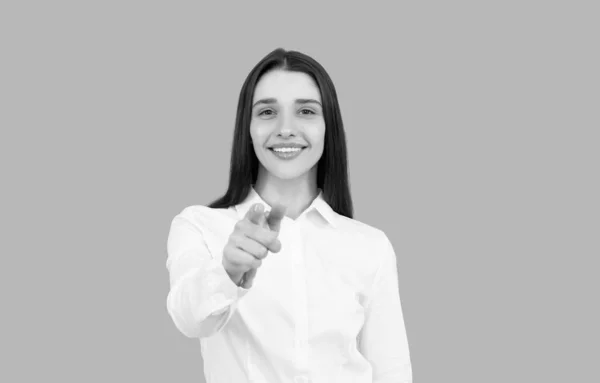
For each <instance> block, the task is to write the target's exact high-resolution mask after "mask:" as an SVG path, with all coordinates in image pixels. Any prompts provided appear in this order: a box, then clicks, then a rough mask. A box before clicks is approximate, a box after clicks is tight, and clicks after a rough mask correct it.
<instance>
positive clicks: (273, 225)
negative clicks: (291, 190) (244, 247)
mask: <svg viewBox="0 0 600 383" xmlns="http://www.w3.org/2000/svg"><path fill="white" fill-rule="evenodd" d="M285 211H286V207H285V206H283V205H280V204H277V205H274V206H273V208H272V209H271V211H270V212H269V217H268V218H267V224H268V225H269V228H270V229H271V230H273V231H277V232H279V228H280V227H281V221H282V220H283V217H285Z"/></svg>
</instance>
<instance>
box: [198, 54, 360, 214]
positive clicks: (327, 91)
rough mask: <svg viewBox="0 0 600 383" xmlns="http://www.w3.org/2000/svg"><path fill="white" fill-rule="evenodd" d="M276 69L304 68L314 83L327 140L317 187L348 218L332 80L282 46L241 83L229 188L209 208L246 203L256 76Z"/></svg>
mask: <svg viewBox="0 0 600 383" xmlns="http://www.w3.org/2000/svg"><path fill="white" fill-rule="evenodd" d="M274 69H282V70H287V71H295V72H303V73H306V74H308V75H309V76H311V77H312V78H313V79H314V81H315V82H316V83H317V86H318V87H319V90H320V92H321V100H322V101H323V116H324V119H325V144H324V148H323V155H322V156H321V158H320V159H319V163H318V165H317V187H318V188H320V189H322V190H323V199H324V200H325V201H326V202H327V203H328V204H329V206H331V208H332V209H333V210H334V211H335V212H336V213H338V214H340V215H343V216H346V217H348V218H352V217H353V206H352V197H351V195H350V186H349V180H348V155H347V149H346V134H345V133H344V124H343V123H342V115H341V113H340V106H339V103H338V99H337V93H336V91H335V87H334V85H333V82H332V81H331V78H330V77H329V75H328V74H327V72H326V71H325V69H324V68H323V67H322V66H321V64H319V63H318V62H317V61H315V60H314V59H313V58H311V57H309V56H307V55H305V54H303V53H300V52H296V51H286V50H284V49H282V48H278V49H275V50H274V51H272V52H271V53H269V54H268V55H266V56H265V57H264V58H263V59H262V60H261V61H260V62H259V63H258V64H256V66H255V67H254V68H253V69H252V70H251V71H250V74H248V77H246V80H245V81H244V84H243V85H242V89H241V91H240V97H239V101H238V107H237V115H236V120H235V130H234V132H233V148H232V150H231V165H230V170H229V186H228V188H227V192H226V193H225V195H224V196H222V197H220V198H219V199H217V200H215V201H213V202H212V203H211V204H210V205H208V206H209V207H211V208H228V207H230V206H234V205H237V204H239V203H241V202H243V201H244V199H245V198H246V197H247V196H248V193H249V192H250V188H251V186H252V185H254V184H255V182H256V178H257V176H258V158H257V157H256V153H255V152H254V147H253V145H252V140H251V138H250V120H251V118H252V98H253V97H254V89H255V88H256V84H257V83H258V81H259V80H260V78H261V77H262V76H263V75H264V74H265V73H267V72H268V71H271V70H274Z"/></svg>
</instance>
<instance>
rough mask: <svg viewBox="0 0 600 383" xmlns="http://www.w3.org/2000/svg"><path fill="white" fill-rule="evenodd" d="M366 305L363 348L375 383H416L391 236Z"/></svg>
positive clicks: (385, 246)
mask: <svg viewBox="0 0 600 383" xmlns="http://www.w3.org/2000/svg"><path fill="white" fill-rule="evenodd" d="M382 242H383V244H382V245H380V246H379V249H381V250H380V251H381V252H382V254H381V255H382V259H381V264H380V266H379V269H378V271H377V273H376V275H375V279H374V282H373V286H372V288H371V291H370V294H369V298H368V301H367V304H366V307H365V324H364V326H363V329H362V331H361V335H360V343H359V345H360V351H361V353H362V354H363V355H364V356H365V358H366V359H367V360H368V361H369V362H370V363H371V366H372V367H373V383H412V368H411V367H412V366H411V361H410V353H409V348H408V339H407V336H406V329H405V326H404V317H403V314H402V306H401V303H400V293H399V291H398V273H397V269H396V263H397V262H396V254H395V252H394V249H393V247H392V244H391V243H390V241H389V239H388V238H387V236H386V235H385V234H384V240H383V241H382Z"/></svg>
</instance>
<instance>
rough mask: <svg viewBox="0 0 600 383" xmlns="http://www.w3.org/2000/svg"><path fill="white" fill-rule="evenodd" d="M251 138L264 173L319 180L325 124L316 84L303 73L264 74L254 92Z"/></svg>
mask: <svg viewBox="0 0 600 383" xmlns="http://www.w3.org/2000/svg"><path fill="white" fill-rule="evenodd" d="M250 136H251V137H252V143H253V145H254V151H255V152H256V156H257V157H258V160H259V162H260V166H261V167H262V168H263V169H261V171H264V170H266V171H267V172H268V173H269V174H270V175H271V176H275V177H277V178H280V179H286V180H288V179H294V178H297V177H300V176H303V175H305V174H306V173H308V172H311V171H312V172H314V173H315V176H316V170H317V168H316V165H317V163H318V161H319V159H320V158H321V155H322V154H323V146H324V137H325V120H324V118H323V107H322V101H321V94H320V92H319V88H318V86H317V84H316V83H315V82H314V80H313V79H312V78H311V77H310V76H309V75H307V74H306V73H302V72H290V71H285V70H273V71H270V72H267V73H265V74H264V75H263V76H262V77H261V79H260V80H259V82H258V84H256V88H255V90H254V98H253V100H252V120H251V122H250Z"/></svg>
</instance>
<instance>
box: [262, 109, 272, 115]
mask: <svg viewBox="0 0 600 383" xmlns="http://www.w3.org/2000/svg"><path fill="white" fill-rule="evenodd" d="M273 114H274V112H273V111H272V110H271V109H265V110H263V111H261V112H260V113H258V115H259V116H271V115H273Z"/></svg>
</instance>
